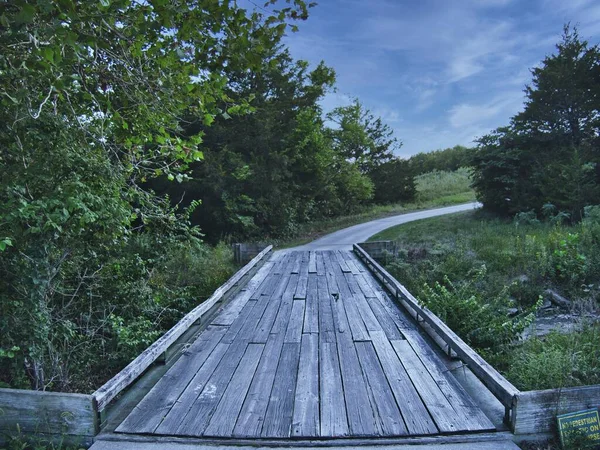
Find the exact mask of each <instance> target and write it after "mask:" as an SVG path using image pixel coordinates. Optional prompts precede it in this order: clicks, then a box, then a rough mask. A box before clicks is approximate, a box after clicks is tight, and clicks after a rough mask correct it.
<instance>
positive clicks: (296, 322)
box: [284, 300, 306, 343]
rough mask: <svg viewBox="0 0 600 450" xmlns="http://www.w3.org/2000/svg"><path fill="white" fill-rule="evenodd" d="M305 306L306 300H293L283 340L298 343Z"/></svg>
mask: <svg viewBox="0 0 600 450" xmlns="http://www.w3.org/2000/svg"><path fill="white" fill-rule="evenodd" d="M305 306H306V302H305V301H304V300H294V302H293V304H292V312H291V314H290V321H289V323H288V327H287V331H286V333H285V339H284V342H286V343H287V342H297V343H300V341H301V339H302V327H303V325H304V308H305Z"/></svg>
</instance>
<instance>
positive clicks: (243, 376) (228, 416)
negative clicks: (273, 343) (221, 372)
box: [204, 344, 265, 437]
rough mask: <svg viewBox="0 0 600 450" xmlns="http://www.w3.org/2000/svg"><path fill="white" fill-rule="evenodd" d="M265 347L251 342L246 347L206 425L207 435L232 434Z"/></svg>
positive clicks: (226, 435)
mask: <svg viewBox="0 0 600 450" xmlns="http://www.w3.org/2000/svg"><path fill="white" fill-rule="evenodd" d="M264 347H265V346H264V345H263V344H249V345H248V347H247V348H246V353H245V354H244V357H243V358H242V360H241V361H240V364H239V366H238V367H237V369H236V371H235V373H234V374H233V377H232V378H231V381H230V382H229V384H228V385H227V389H226V390H225V393H224V394H223V397H222V398H221V401H220V402H219V404H218V406H217V408H216V409H215V412H214V414H213V415H212V417H211V419H210V422H209V424H208V426H207V427H206V431H205V433H204V435H205V436H223V437H229V436H231V435H232V433H233V428H234V427H235V423H236V421H237V418H238V415H239V413H240V410H241V408H242V404H243V402H244V400H245V398H246V393H247V392H248V389H249V388H250V382H251V381H252V377H253V376H254V372H255V371H256V367H257V366H258V362H259V360H260V357H261V356H262V352H263V349H264Z"/></svg>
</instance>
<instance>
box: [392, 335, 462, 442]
mask: <svg viewBox="0 0 600 450" xmlns="http://www.w3.org/2000/svg"><path fill="white" fill-rule="evenodd" d="M391 344H392V346H393V347H394V350H395V351H396V353H397V354H398V358H399V359H400V361H401V362H402V365H403V366H404V369H405V370H406V373H408V376H409V377H410V379H411V381H412V383H413V385H414V386H415V389H416V390H417V392H418V393H419V395H420V396H421V399H422V400H423V403H424V404H425V406H426V407H427V410H428V411H429V414H431V417H433V420H434V421H435V424H436V426H437V427H438V428H439V430H440V431H441V432H442V433H453V432H457V431H467V430H468V429H469V424H468V418H466V417H459V416H458V415H457V414H456V412H455V411H454V409H453V408H452V405H450V403H449V402H448V399H447V398H446V396H445V395H444V393H443V392H442V391H441V389H440V387H439V386H438V385H437V384H436V382H435V380H434V379H433V378H432V377H431V375H430V373H429V371H428V370H427V368H426V367H425V366H424V365H423V363H422V361H421V360H420V359H419V357H418V356H417V355H416V354H415V352H414V350H413V349H412V347H411V346H410V344H409V343H408V342H406V341H393V342H392V343H391Z"/></svg>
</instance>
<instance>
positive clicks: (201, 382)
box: [155, 343, 229, 434]
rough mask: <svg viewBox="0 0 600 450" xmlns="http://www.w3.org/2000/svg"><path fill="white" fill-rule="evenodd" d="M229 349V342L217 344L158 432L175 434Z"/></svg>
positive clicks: (157, 429)
mask: <svg viewBox="0 0 600 450" xmlns="http://www.w3.org/2000/svg"><path fill="white" fill-rule="evenodd" d="M228 349H229V344H222V343H220V344H217V346H216V347H215V349H214V350H213V352H212V353H211V354H210V356H209V357H208V359H207V360H206V362H205V363H204V364H203V365H202V367H201V368H200V370H198V372H197V373H196V375H195V376H194V378H192V381H190V383H189V384H188V385H187V387H186V388H185V390H184V391H183V392H182V393H181V395H180V396H179V398H178V400H177V401H176V402H175V404H174V405H173V406H172V407H171V409H170V410H169V411H168V412H167V413H166V415H165V416H164V419H163V421H162V422H161V423H160V425H159V426H158V427H157V428H156V430H155V432H156V433H158V434H174V433H175V432H176V431H177V428H178V427H179V425H181V421H182V419H183V418H184V417H185V416H186V415H187V414H188V412H189V411H190V408H192V405H193V404H194V402H195V401H196V399H197V398H198V395H199V394H200V393H201V392H202V390H203V389H204V387H205V386H206V383H207V382H208V380H209V378H210V377H211V375H212V374H213V373H214V371H215V369H216V367H217V365H218V364H219V363H220V362H221V359H223V356H224V355H225V353H226V352H227V350H228Z"/></svg>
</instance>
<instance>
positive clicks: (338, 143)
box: [327, 99, 402, 173]
mask: <svg viewBox="0 0 600 450" xmlns="http://www.w3.org/2000/svg"><path fill="white" fill-rule="evenodd" d="M327 119H328V120H329V121H331V122H333V123H334V124H336V125H337V128H333V129H330V130H329V135H330V137H331V139H332V141H333V145H334V148H335V150H336V151H337V152H338V153H339V154H340V155H342V156H344V157H345V158H346V159H348V160H349V161H353V162H356V163H357V164H358V166H359V168H360V169H361V171H362V172H363V173H367V172H369V171H370V170H372V169H373V168H375V167H377V166H378V165H380V164H383V163H385V162H387V161H391V160H392V159H393V158H394V151H395V150H397V149H398V148H400V146H401V145H402V144H401V143H399V142H398V140H397V139H396V138H395V137H394V136H393V134H394V132H393V130H392V129H391V128H390V127H389V126H388V125H386V124H384V123H383V121H382V120H381V118H380V117H375V116H374V115H373V114H371V112H370V111H369V110H368V109H365V108H364V106H363V105H362V104H361V103H360V102H359V101H358V100H356V99H355V100H354V102H353V103H352V104H351V105H349V106H339V107H337V108H335V109H334V110H333V111H331V112H330V113H328V114H327Z"/></svg>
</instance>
